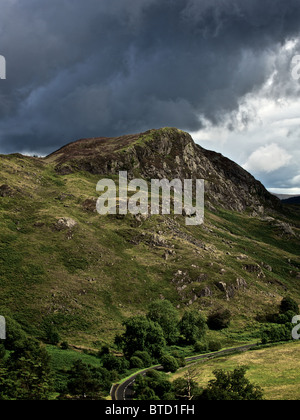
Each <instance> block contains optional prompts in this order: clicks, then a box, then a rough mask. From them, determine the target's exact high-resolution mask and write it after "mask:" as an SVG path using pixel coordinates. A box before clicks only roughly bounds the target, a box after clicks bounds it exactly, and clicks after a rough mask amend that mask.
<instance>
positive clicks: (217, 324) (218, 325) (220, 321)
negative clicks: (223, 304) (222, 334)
mask: <svg viewBox="0 0 300 420" xmlns="http://www.w3.org/2000/svg"><path fill="white" fill-rule="evenodd" d="M230 320H231V313H230V311H229V310H228V309H220V310H218V311H216V312H213V313H211V314H210V315H209V317H208V319H207V325H208V327H209V329H211V330H216V331H219V330H223V329H224V328H228V327H229V324H230Z"/></svg>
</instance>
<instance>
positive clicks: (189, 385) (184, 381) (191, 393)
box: [172, 367, 201, 401]
mask: <svg viewBox="0 0 300 420" xmlns="http://www.w3.org/2000/svg"><path fill="white" fill-rule="evenodd" d="M197 376H198V374H197V371H196V370H195V369H193V368H192V367H189V368H188V369H187V371H186V373H185V375H184V377H183V378H178V379H175V381H174V382H173V383H172V389H173V392H174V394H175V398H176V399H177V400H187V401H191V400H193V399H195V398H196V397H197V396H199V395H200V393H201V389H200V387H199V386H198V384H197V382H196V379H197Z"/></svg>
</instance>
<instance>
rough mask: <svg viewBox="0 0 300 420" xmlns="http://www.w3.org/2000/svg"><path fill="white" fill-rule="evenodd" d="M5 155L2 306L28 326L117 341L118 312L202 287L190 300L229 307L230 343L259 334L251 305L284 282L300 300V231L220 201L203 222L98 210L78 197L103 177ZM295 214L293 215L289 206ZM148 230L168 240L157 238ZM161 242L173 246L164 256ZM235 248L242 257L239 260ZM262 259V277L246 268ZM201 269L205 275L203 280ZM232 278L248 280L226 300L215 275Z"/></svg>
mask: <svg viewBox="0 0 300 420" xmlns="http://www.w3.org/2000/svg"><path fill="white" fill-rule="evenodd" d="M162 130H163V131H164V130H165V131H166V132H168V130H170V129H168V128H165V129H162ZM151 135H152V134H151V133H149V136H151ZM174 135H176V132H174ZM140 141H142V142H143V141H147V139H140ZM1 164H2V167H1V172H0V184H2V183H3V184H4V183H6V184H9V185H10V186H12V187H13V188H15V189H16V193H15V195H14V196H13V197H5V198H0V287H1V296H2V307H3V308H4V309H5V310H6V311H7V312H8V313H11V314H13V316H14V317H15V318H16V319H17V320H18V321H19V322H21V324H22V325H23V326H24V327H25V328H26V329H27V331H35V332H36V333H37V334H38V333H39V332H40V333H41V332H42V326H43V323H44V322H46V321H48V320H49V319H52V320H54V321H55V325H56V327H57V329H58V331H59V333H60V335H61V337H62V340H67V341H69V342H70V343H71V344H75V345H85V346H90V347H91V348H95V347H96V348H99V347H100V346H101V345H102V344H109V345H113V340H114V336H115V334H117V333H120V332H122V331H123V327H122V322H123V321H124V319H125V318H126V317H128V316H131V315H132V314H142V313H145V311H146V310H147V305H148V304H149V303H150V302H151V301H153V300H155V299H158V298H165V299H168V300H170V301H171V302H172V303H173V305H174V306H176V307H178V311H179V313H180V314H182V313H183V311H184V310H186V309H187V308H188V307H190V300H191V298H193V296H194V295H195V292H197V293H199V292H200V291H201V290H202V289H203V288H204V287H206V286H208V287H210V289H211V290H212V292H213V296H212V297H205V298H198V299H197V300H196V301H195V302H194V303H193V307H195V308H196V309H198V310H201V311H202V312H203V313H204V314H205V315H207V314H208V313H209V312H210V311H211V310H213V309H215V308H217V307H219V306H222V307H224V308H228V309H230V311H231V312H232V314H233V321H232V323H231V326H230V328H229V330H227V331H226V332H223V333H222V334H219V335H218V336H219V338H220V339H221V340H222V341H223V342H224V343H225V344H229V345H231V344H232V345H234V344H235V343H237V342H240V341H243V340H247V339H252V338H253V337H255V336H256V335H257V331H258V329H259V327H260V325H259V324H258V323H257V322H256V321H255V316H256V314H257V313H258V312H265V311H272V310H274V309H276V307H277V305H278V303H279V302H280V299H281V297H282V296H284V295H285V294H286V289H288V291H289V293H290V294H292V295H293V298H294V299H296V300H298V302H300V284H299V281H297V279H296V278H295V276H294V277H293V276H292V275H291V274H290V271H291V270H296V271H297V270H298V271H299V267H300V259H299V254H300V252H299V240H298V239H297V238H288V237H281V236H279V234H278V232H277V231H276V230H274V229H273V228H272V226H269V225H268V223H266V222H263V221H261V220H259V219H255V218H252V217H249V216H247V215H241V214H238V213H235V212H229V211H224V210H221V209H220V210H218V212H217V213H216V214H214V213H211V212H210V211H206V220H205V226H204V227H203V226H196V227H187V226H186V225H185V219H184V217H179V216H166V217H162V216H153V217H150V218H149V219H147V220H146V221H145V222H143V223H139V222H137V221H136V220H135V219H134V217H132V216H131V215H128V216H126V217H125V218H124V219H120V218H118V217H115V216H104V217H101V216H99V215H98V214H97V213H96V212H93V211H86V210H85V209H84V208H83V206H82V204H83V202H84V201H85V200H86V199H88V198H96V197H97V192H96V184H97V181H98V180H99V178H100V177H98V176H96V175H92V174H88V173H84V172H78V173H73V174H69V175H59V174H57V173H56V171H55V170H54V167H53V166H51V164H50V163H48V164H46V163H45V162H43V161H42V160H40V159H29V158H20V157H18V156H10V157H1ZM293 212H296V210H293ZM61 217H71V218H73V219H74V220H75V221H76V222H77V225H76V227H75V228H74V230H73V231H72V232H68V230H62V231H57V229H55V223H56V221H57V220H58V219H59V218H61ZM291 217H292V219H293V222H295V220H296V216H295V213H292V215H291ZM154 234H155V235H157V234H159V235H160V236H162V237H163V239H164V240H165V243H166V245H165V246H153V244H151V238H153V235H154ZM193 240H196V241H198V242H197V243H196V244H195V243H193ZM199 243H200V244H203V245H204V247H200V246H199ZM166 249H169V250H172V251H174V253H173V254H170V255H169V257H168V259H167V260H166V259H165V258H164V254H165V251H166ZM241 254H245V255H246V256H247V259H246V260H239V259H238V258H237V257H238V256H239V255H241ZM288 259H290V260H291V262H292V263H289V262H288ZM262 261H263V262H264V263H266V264H269V265H271V266H272V267H273V271H272V272H271V273H270V272H268V271H267V270H265V269H263V272H264V274H265V278H262V279H258V278H257V276H256V275H255V274H252V273H248V272H246V271H245V270H244V269H243V266H244V264H246V263H247V264H261V262H262ZM291 264H292V266H293V267H294V268H293V267H292V266H291ZM297 267H298V268H297ZM222 268H225V270H226V271H225V272H223V273H221V269H222ZM178 270H180V271H182V272H186V273H187V278H188V281H187V284H186V288H185V289H184V290H182V291H179V290H178V287H179V286H180V285H178V284H176V282H174V276H175V273H177V272H178ZM200 274H201V275H204V274H205V275H206V279H205V280H201V281H199V280H198V278H199V275H200ZM237 277H242V278H244V279H245V280H246V282H247V284H248V288H247V290H245V291H238V292H237V293H236V295H235V297H234V298H233V299H230V300H229V301H227V300H226V298H225V295H224V294H223V293H222V292H221V291H219V290H218V289H217V288H216V286H215V283H216V282H218V281H222V282H226V283H227V284H228V285H230V284H233V283H234V282H235V281H236V278H237ZM95 343H96V344H95Z"/></svg>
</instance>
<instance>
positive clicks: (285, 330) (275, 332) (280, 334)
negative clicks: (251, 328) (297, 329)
mask: <svg viewBox="0 0 300 420" xmlns="http://www.w3.org/2000/svg"><path fill="white" fill-rule="evenodd" d="M291 325H292V324H290V323H289V324H285V325H280V324H274V325H270V326H268V327H266V328H264V329H263V331H262V332H261V342H262V344H267V343H276V342H279V341H288V340H291V339H292V335H291V332H292V327H291Z"/></svg>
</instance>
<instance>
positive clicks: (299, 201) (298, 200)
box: [282, 196, 300, 204]
mask: <svg viewBox="0 0 300 420" xmlns="http://www.w3.org/2000/svg"><path fill="white" fill-rule="evenodd" d="M282 202H283V203H285V204H300V196H297V197H291V198H287V199H286V200H282Z"/></svg>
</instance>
